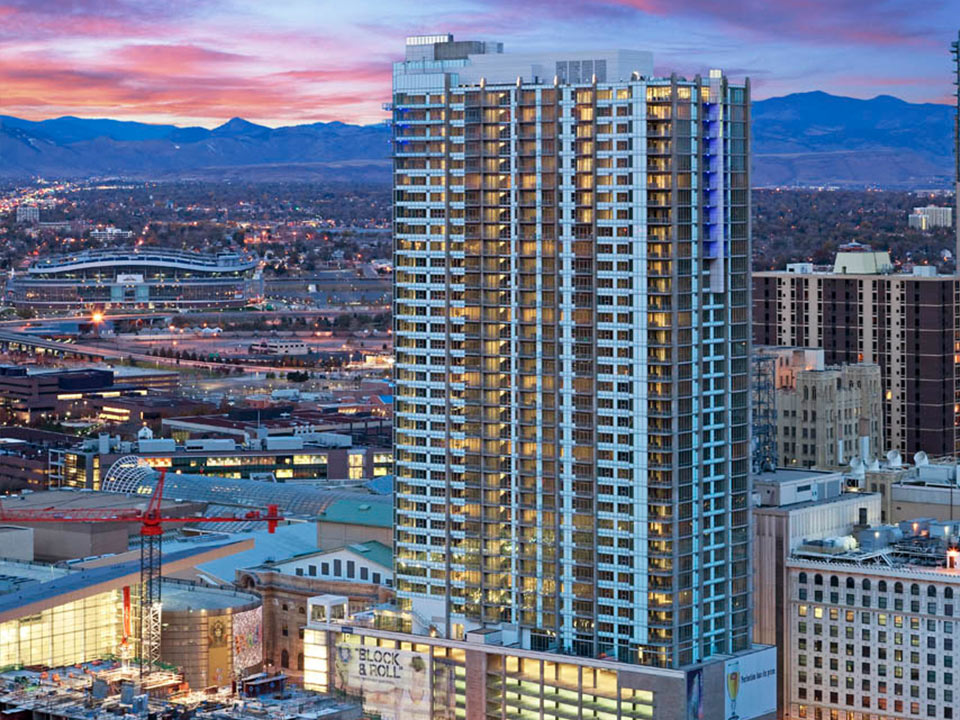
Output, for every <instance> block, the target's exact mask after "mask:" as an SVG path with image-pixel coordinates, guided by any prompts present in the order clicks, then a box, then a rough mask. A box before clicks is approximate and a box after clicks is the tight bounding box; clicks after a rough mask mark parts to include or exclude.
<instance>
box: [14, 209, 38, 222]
mask: <svg viewBox="0 0 960 720" xmlns="http://www.w3.org/2000/svg"><path fill="white" fill-rule="evenodd" d="M38 222H40V208H38V207H37V206H36V205H17V223H18V224H23V225H36V224H37V223H38Z"/></svg>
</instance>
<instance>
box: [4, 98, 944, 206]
mask: <svg viewBox="0 0 960 720" xmlns="http://www.w3.org/2000/svg"><path fill="white" fill-rule="evenodd" d="M953 115H954V111H953V108H952V107H951V106H949V105H937V104H931V103H927V104H915V103H907V102H904V101H903V100H900V99H898V98H894V97H890V96H886V95H881V96H878V97H875V98H873V99H871V100H858V99H854V98H847V97H838V96H835V95H829V94H827V93H823V92H808V93H796V94H793V95H787V96H784V97H778V98H771V99H769V100H760V101H757V102H754V103H753V109H752V120H753V134H752V141H753V153H754V158H753V177H752V180H753V184H754V186H758V187H760V186H771V185H780V186H790V185H803V186H811V185H839V186H844V187H865V186H878V187H886V188H917V187H923V188H929V187H937V186H946V185H948V184H949V181H950V178H951V177H952V171H953V145H952V133H953ZM389 137H390V129H389V127H388V126H386V125H382V124H381V125H349V124H346V123H341V122H329V123H312V124H307V125H294V126H289V127H279V128H269V127H265V126H262V125H256V124H254V123H251V122H248V121H246V120H243V119H242V118H234V119H232V120H230V121H229V122H227V123H224V124H223V125H221V126H219V127H217V128H214V129H213V130H208V129H206V128H202V127H178V126H176V125H153V124H146V123H138V122H123V121H118V120H99V119H83V118H76V117H61V118H56V119H52V120H42V121H39V122H35V121H30V120H23V119H20V118H16V117H12V116H8V115H0V178H7V179H13V178H27V177H31V176H44V177H61V178H85V177H127V178H133V179H138V178H139V179H155V180H163V179H206V180H216V179H256V180H296V179H302V180H320V179H322V180H326V181H335V180H351V181H357V180H365V181H381V182H387V181H388V180H389V177H390V157H389V156H390V144H389Z"/></svg>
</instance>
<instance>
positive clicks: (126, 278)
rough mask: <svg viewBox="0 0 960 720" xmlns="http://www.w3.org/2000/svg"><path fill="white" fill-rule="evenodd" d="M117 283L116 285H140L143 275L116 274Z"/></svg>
mask: <svg viewBox="0 0 960 720" xmlns="http://www.w3.org/2000/svg"><path fill="white" fill-rule="evenodd" d="M117 284H118V285H142V284H143V275H132V274H126V275H124V274H118V275H117Z"/></svg>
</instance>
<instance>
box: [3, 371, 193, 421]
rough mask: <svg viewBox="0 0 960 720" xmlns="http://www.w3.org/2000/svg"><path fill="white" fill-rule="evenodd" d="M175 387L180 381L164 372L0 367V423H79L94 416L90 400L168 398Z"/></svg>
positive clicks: (172, 374)
mask: <svg viewBox="0 0 960 720" xmlns="http://www.w3.org/2000/svg"><path fill="white" fill-rule="evenodd" d="M179 386H180V375H179V374H178V373H176V372H173V371H165V370H151V369H147V368H132V367H115V368H114V367H109V368H108V367H87V368H68V369H64V368H56V369H34V368H28V367H23V366H18V365H0V420H2V421H3V422H4V423H8V424H19V423H24V424H30V423H34V422H43V421H49V422H53V421H55V420H61V419H66V418H74V419H76V418H82V417H86V416H88V415H92V414H96V408H94V407H93V405H92V404H91V403H92V402H93V401H95V400H102V399H105V398H119V397H122V396H143V395H147V394H148V393H149V392H151V391H156V392H172V391H175V390H176V389H177V388H178V387H179Z"/></svg>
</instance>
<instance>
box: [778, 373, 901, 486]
mask: <svg viewBox="0 0 960 720" xmlns="http://www.w3.org/2000/svg"><path fill="white" fill-rule="evenodd" d="M778 375H779V373H778ZM792 382H793V384H792V385H789V384H784V385H783V386H780V387H778V388H777V390H776V406H777V442H778V444H779V447H778V455H779V461H780V464H781V465H783V466H784V467H818V468H825V469H826V468H838V467H843V466H846V465H847V464H849V462H850V461H851V460H852V459H854V458H856V457H859V456H861V455H863V454H864V453H866V454H867V456H868V457H867V458H862V459H864V461H865V462H866V461H867V460H869V459H870V458H876V457H878V455H879V453H880V450H881V449H882V448H883V384H882V380H881V376H880V366H879V365H873V364H857V365H842V366H839V367H826V368H823V367H820V368H814V369H803V370H800V371H798V372H796V373H795V374H794V375H793V376H792ZM861 438H867V447H862V445H863V441H862V440H861Z"/></svg>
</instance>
